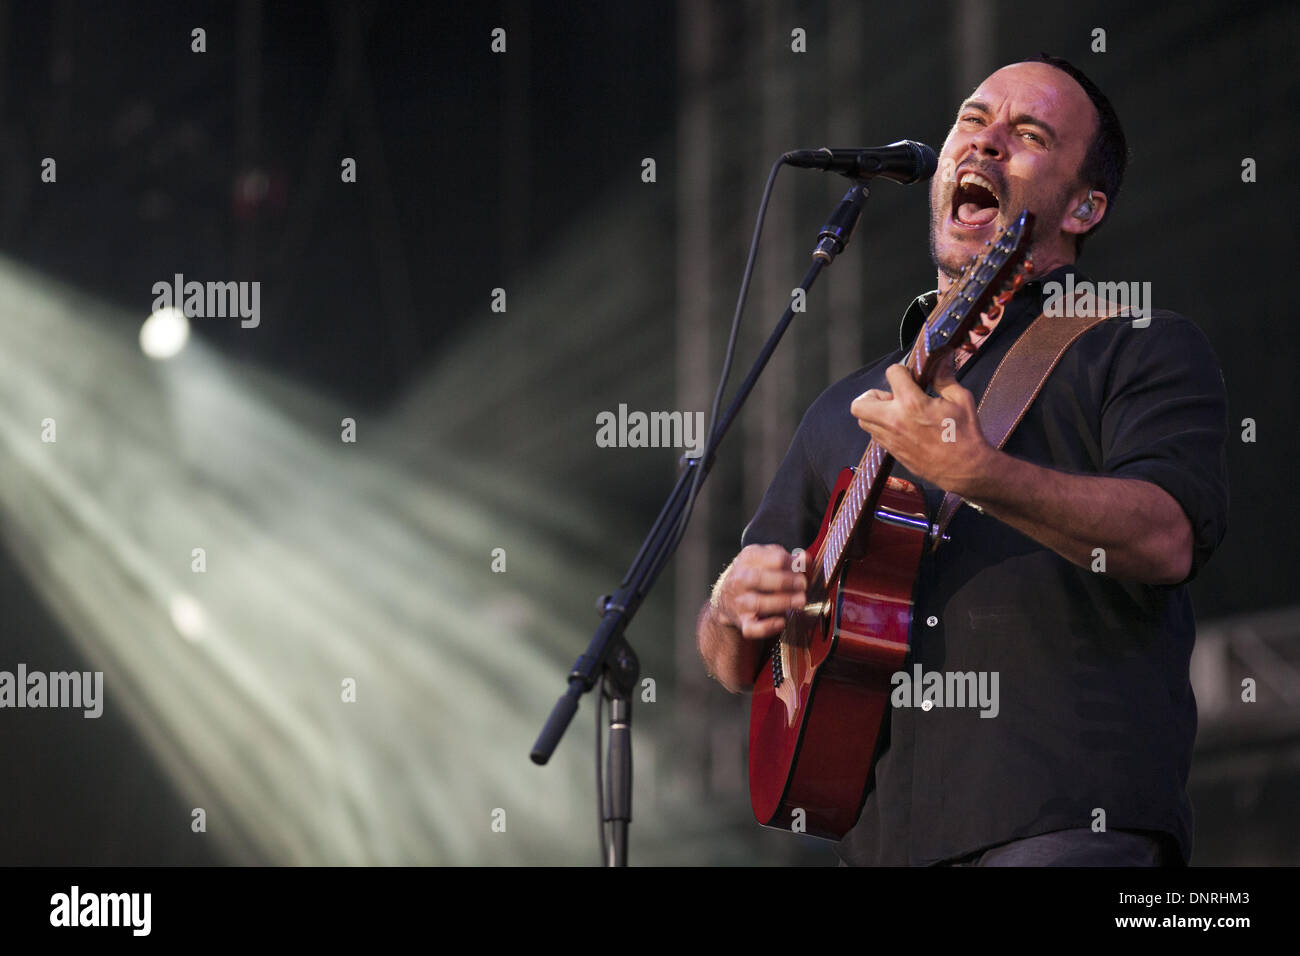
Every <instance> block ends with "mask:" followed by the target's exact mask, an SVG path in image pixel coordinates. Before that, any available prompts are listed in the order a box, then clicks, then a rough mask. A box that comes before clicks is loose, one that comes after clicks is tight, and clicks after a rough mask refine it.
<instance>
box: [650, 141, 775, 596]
mask: <svg viewBox="0 0 1300 956" xmlns="http://www.w3.org/2000/svg"><path fill="white" fill-rule="evenodd" d="M783 165H785V157H782V158H781V159H778V160H777V161H776V162H775V163H773V164H772V170H771V172H769V173H768V174H767V185H766V186H764V187H763V198H762V200H761V201H760V202H759V204H758V217H757V219H756V220H755V222H754V234H753V236H752V237H751V238H750V241H749V257H748V258H747V259H746V260H745V273H744V275H743V276H742V277H741V280H740V293H739V295H738V296H737V297H736V311H735V312H734V313H733V314H732V316H731V334H730V336H729V337H728V339H727V351H726V355H725V356H724V357H723V361H722V375H721V377H720V379H719V381H718V389H717V391H716V392H714V394H713V408H712V409H711V410H710V412H709V427H708V429H707V430H706V432H705V434H707V435H708V436H709V437H708V441H707V442H706V443H705V446H704V451H703V452H702V453H701V454H700V456H699V458H698V459H697V460H696V463H695V466H694V467H695V474H694V475H693V476H691V490H690V493H689V494H688V495H687V498H686V506H685V507H684V508H683V509H682V516H681V519H680V520H679V521H678V524H677V527H676V528H675V529H674V530H673V533H672V534H673V537H672V542H671V544H670V546H669V547H667V548H664V550H663V551H662V552H661V553H662V554H663V557H662V559H661V560H660V562H659V564H658V565H656V566H655V567H654V569H653V570H652V571H651V573H650V580H652V581H653V580H654V579H655V578H657V577H658V576H659V572H660V571H662V570H663V567H664V565H665V564H666V563H667V562H668V559H669V558H671V557H672V556H673V554H675V553H676V551H677V546H678V545H679V544H680V543H681V540H682V538H683V537H684V536H685V534H686V526H687V524H688V523H689V522H690V520H691V512H692V511H693V510H694V508H695V498H696V496H697V495H698V494H699V491H700V485H701V484H702V483H703V481H704V470H705V469H704V463H705V462H707V461H708V460H709V458H710V457H711V456H712V455H713V452H714V451H715V450H716V448H717V436H715V435H714V430H715V429H716V428H717V425H718V410H719V409H720V408H721V407H722V396H723V393H725V392H726V390H727V379H728V378H729V377H730V376H731V364H732V361H733V360H734V359H735V355H736V342H737V340H738V339H739V337H740V317H741V314H742V313H743V312H744V310H745V300H746V299H747V298H748V297H749V285H750V280H751V279H752V278H753V274H754V263H755V262H756V261H757V259H758V242H759V237H760V236H761V235H762V233H763V220H764V219H766V218H767V205H768V202H769V201H770V200H771V198H772V189H773V187H774V185H775V184H776V174H777V173H778V172H780V171H781V167H782V166H783Z"/></svg>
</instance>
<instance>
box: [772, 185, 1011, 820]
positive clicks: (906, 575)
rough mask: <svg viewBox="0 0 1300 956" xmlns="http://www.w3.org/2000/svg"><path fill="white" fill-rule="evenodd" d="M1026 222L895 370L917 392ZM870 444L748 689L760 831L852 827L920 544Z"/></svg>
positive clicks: (966, 273)
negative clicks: (901, 370) (904, 371)
mask: <svg viewBox="0 0 1300 956" xmlns="http://www.w3.org/2000/svg"><path fill="white" fill-rule="evenodd" d="M1032 228H1033V215H1032V214H1031V213H1030V212H1029V211H1028V210H1026V211H1024V212H1022V213H1021V214H1020V216H1019V218H1017V219H1016V221H1015V222H1013V223H1012V224H1011V225H1009V226H1008V227H1007V228H1006V229H1005V230H1003V232H1002V233H1001V234H1000V235H999V236H998V238H997V239H996V240H995V241H992V242H990V243H987V244H986V246H987V248H986V250H985V252H984V253H983V255H981V256H975V257H972V259H971V261H970V263H968V264H967V266H966V268H965V269H964V270H963V271H962V273H961V275H960V276H958V277H957V278H956V279H954V280H953V282H952V284H951V285H950V286H949V287H948V290H947V292H945V293H944V295H943V296H942V297H941V298H940V299H939V301H938V303H936V305H935V307H934V308H933V309H932V310H931V312H930V316H929V318H928V319H927V320H926V322H925V325H924V326H923V327H922V329H921V330H920V332H919V333H918V334H917V337H916V341H915V343H914V344H913V345H912V349H911V351H910V352H909V353H908V355H907V358H906V359H905V360H904V364H905V365H906V366H907V368H908V369H909V371H910V372H911V373H912V377H913V379H914V380H915V381H916V383H917V384H918V385H919V386H920V387H921V388H922V389H928V388H929V387H930V384H931V383H932V382H933V380H934V377H935V375H936V373H937V371H938V369H939V363H940V362H948V363H950V364H951V363H952V362H953V360H954V357H955V354H956V350H957V349H964V350H966V351H973V348H974V347H973V346H972V345H971V343H970V335H971V333H972V332H986V331H988V327H987V326H985V325H984V324H983V322H984V321H985V320H987V321H993V320H995V319H996V318H997V317H999V316H1000V315H1001V312H1002V309H1003V307H1004V306H1005V305H1006V303H1007V302H1008V301H1010V299H1011V297H1012V296H1013V295H1014V294H1015V292H1016V290H1017V289H1018V288H1019V287H1020V286H1021V284H1022V283H1023V282H1024V281H1025V278H1026V277H1027V276H1028V275H1029V274H1030V273H1031V272H1032V271H1033V265H1032V263H1031V262H1030V261H1029V260H1028V258H1027V254H1026V253H1027V249H1028V245H1029V236H1030V232H1031V230H1032ZM892 466H893V458H892V457H891V456H890V455H889V453H888V452H886V451H885V450H884V448H882V447H881V446H880V445H878V444H876V442H875V440H874V439H873V440H872V441H871V442H869V443H868V445H867V448H866V451H865V452H864V453H863V455H862V460H861V461H860V462H859V463H858V466H857V467H856V468H845V469H844V471H842V472H841V473H840V475H839V479H838V481H836V483H835V487H834V489H832V491H831V498H830V506H829V507H828V508H827V509H826V514H825V517H824V518H823V519H822V525H821V530H820V531H819V532H818V534H817V538H816V540H815V541H814V542H813V544H812V546H811V547H809V548H808V549H807V551H806V552H805V553H804V555H803V558H804V560H806V561H807V567H806V569H804V572H805V575H806V577H807V580H808V586H807V589H806V591H805V594H806V596H807V602H806V603H805V605H804V606H803V607H802V608H796V609H795V610H793V611H791V612H790V613H789V615H788V616H787V619H786V625H785V629H784V630H783V631H782V632H781V635H780V637H778V638H776V639H775V641H774V642H773V643H772V645H771V649H770V651H769V652H768V654H767V655H766V657H765V658H764V662H763V665H762V667H761V669H760V670H759V672H758V675H757V677H756V679H755V682H754V691H753V701H752V703H751V705H750V720H749V793H750V801H751V803H752V805H753V808H754V816H755V818H756V819H757V820H758V822H759V823H761V824H763V825H765V826H770V827H777V828H781V829H785V830H795V831H802V832H806V833H810V834H813V835H814V836H820V837H825V838H828V839H839V838H841V837H843V836H844V834H845V833H847V832H848V831H849V829H850V828H851V827H852V826H853V825H854V824H855V823H856V822H857V819H858V814H859V813H860V812H861V809H862V804H863V802H864V801H865V800H866V798H867V794H868V792H869V782H870V779H871V769H872V761H873V760H874V757H875V753H876V748H877V743H878V740H879V737H880V728H881V724H882V722H883V719H884V715H885V707H886V706H888V703H889V695H890V691H891V683H890V678H891V677H892V675H893V674H895V673H896V672H897V671H899V670H901V669H902V668H903V663H904V659H905V658H906V656H907V650H908V634H909V631H910V628H911V626H912V586H913V582H914V581H915V578H916V573H917V570H918V568H919V565H920V561H921V554H922V552H923V549H924V547H925V544H926V541H927V538H928V536H929V534H930V523H929V521H928V519H927V517H926V508H925V499H924V496H923V495H922V493H921V490H920V489H919V488H918V487H916V485H914V484H912V483H911V482H907V481H903V480H901V479H898V478H891V477H890V474H889V473H890V470H891V468H892Z"/></svg>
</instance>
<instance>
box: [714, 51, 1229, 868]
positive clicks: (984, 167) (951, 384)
mask: <svg viewBox="0 0 1300 956" xmlns="http://www.w3.org/2000/svg"><path fill="white" fill-rule="evenodd" d="M1126 151H1127V148H1126V145H1125V139H1124V133H1123V130H1122V128H1121V126H1120V123H1119V119H1118V117H1117V116H1116V115H1115V111H1114V109H1113V108H1112V107H1111V104H1110V102H1109V101H1108V100H1107V98H1106V97H1105V96H1104V95H1103V94H1102V93H1101V91H1100V90H1099V89H1097V87H1096V86H1095V85H1094V84H1093V83H1092V81H1091V80H1089V79H1088V77H1086V76H1085V75H1084V74H1083V73H1082V72H1081V71H1079V70H1078V69H1077V68H1075V67H1074V66H1072V65H1071V64H1069V63H1068V62H1066V61H1064V60H1061V59H1058V58H1055V57H1049V56H1046V55H1042V56H1039V57H1038V58H1036V59H1034V60H1030V61H1026V62H1020V63H1013V64H1011V65H1009V66H1006V67H1004V68H1002V69H1000V70H998V71H997V72H995V73H993V74H992V75H991V76H989V77H988V78H987V79H986V80H985V81H984V82H983V83H981V84H980V85H979V87H978V88H977V89H976V90H975V91H974V92H973V93H972V94H971V95H970V97H969V98H968V99H967V100H966V101H965V102H964V103H962V104H961V107H960V109H959V110H958V111H957V116H956V121H955V123H954V124H953V127H952V129H951V131H950V132H949V134H948V137H947V139H946V140H945V142H944V145H943V150H942V153H941V155H940V160H939V162H940V169H941V170H943V171H944V174H943V175H939V176H936V177H935V178H934V180H933V182H932V184H931V189H930V206H931V209H930V252H931V256H932V258H933V260H934V262H935V265H936V266H937V268H938V292H937V293H934V292H932V293H928V294H926V295H922V296H919V297H918V298H917V299H916V300H915V301H914V302H913V303H912V304H911V306H910V307H909V308H908V309H907V311H906V314H905V315H904V318H903V324H902V330H901V335H900V346H901V348H900V350H899V351H895V352H893V353H891V354H890V355H888V356H885V357H884V358H882V359H881V360H880V361H878V362H876V363H874V364H872V365H870V366H868V367H866V368H864V369H861V370H859V371H858V372H855V373H854V374H852V375H850V376H848V377H847V378H845V379H842V380H841V381H839V382H837V383H836V384H834V385H832V386H831V387H830V388H828V389H827V390H826V391H825V392H823V393H822V395H821V396H820V397H819V398H818V399H817V400H816V401H815V402H814V403H813V405H812V407H811V408H809V410H808V412H807V413H806V415H805V416H804V418H803V421H802V422H801V423H800V425H799V428H798V430H797V432H796V433H795V435H794V439H793V441H792V442H791V445H790V449H789V452H788V453H787V454H786V457H785V460H784V461H783V462H782V464H781V466H780V469H779V470H778V472H777V474H776V476H775V478H773V480H772V483H771V485H770V486H769V488H768V490H767V493H766V495H765V496H764V498H763V501H762V504H761V505H760V506H759V509H758V512H757V513H756V514H755V515H754V517H753V519H752V520H751V522H750V523H749V525H748V527H746V529H745V532H744V534H743V536H742V545H743V549H742V550H741V552H740V554H739V555H737V557H736V559H735V560H734V561H733V562H732V563H731V565H730V566H729V567H728V568H727V569H726V571H724V572H723V574H722V576H721V577H720V578H719V580H718V582H717V584H716V585H715V587H714V591H713V597H712V599H711V600H710V601H709V602H707V603H706V604H705V606H704V608H703V609H702V611H701V614H700V618H699V627H698V635H697V637H698V642H699V649H700V653H701V656H702V657H703V659H704V663H705V666H706V667H707V669H708V671H709V673H710V674H712V675H714V676H715V677H716V678H717V679H718V680H719V681H720V682H721V683H722V684H723V686H725V687H726V688H728V689H729V690H731V691H733V692H741V691H744V690H747V689H749V688H750V687H752V685H753V682H754V678H755V675H756V672H757V670H758V668H759V666H760V663H761V661H762V656H763V652H764V649H765V648H766V647H767V645H768V643H769V641H770V639H771V638H773V637H775V636H776V635H778V634H780V633H781V631H782V628H783V626H784V623H785V617H786V614H787V613H788V612H789V611H790V610H791V609H792V608H795V607H801V606H802V605H803V604H804V603H805V598H804V591H803V589H804V588H805V587H806V583H807V582H806V579H805V576H804V575H803V574H802V573H796V572H795V571H793V570H792V567H793V564H792V555H791V553H790V552H791V551H792V550H793V549H795V548H799V547H808V545H809V544H810V543H811V542H812V541H813V539H814V538H815V537H816V534H817V530H818V528H819V527H820V524H821V520H822V517H823V514H824V512H825V510H826V507H827V505H828V503H829V495H830V489H831V488H832V487H833V486H834V483H835V480H836V476H837V475H838V473H839V471H840V470H841V469H842V468H843V467H844V466H846V465H849V464H853V463H856V462H857V461H858V460H859V459H860V458H861V456H862V453H863V450H864V449H865V447H866V443H867V440H868V436H872V437H874V438H875V439H876V441H877V442H878V443H880V444H881V445H883V446H884V447H885V449H887V450H888V451H889V452H890V453H891V454H892V455H893V456H894V458H895V459H896V461H897V463H898V464H897V465H896V467H895V471H894V473H895V474H896V475H898V476H899V477H902V478H906V479H908V480H911V481H914V482H915V483H917V484H918V485H919V486H920V487H921V488H922V490H923V491H924V493H925V497H926V502H927V506H928V510H929V512H930V516H931V518H933V517H934V516H935V513H936V512H937V509H938V504H939V501H940V499H941V498H942V496H943V493H944V491H951V492H954V493H956V494H958V495H960V496H961V497H962V498H963V499H965V500H966V501H967V502H970V503H972V504H975V505H978V508H973V507H969V506H962V507H961V508H960V509H959V510H958V511H957V512H956V514H955V516H954V517H953V519H952V521H951V523H950V524H949V525H948V528H947V534H948V536H949V540H947V541H946V542H944V543H942V544H941V545H940V546H939V547H938V548H937V549H936V550H934V551H933V552H931V551H930V550H929V549H928V548H927V551H926V554H925V557H924V558H923V559H922V564H921V569H920V572H919V575H918V579H917V582H916V585H915V588H914V592H913V599H914V602H915V606H914V609H913V615H912V626H911V634H910V651H909V657H908V661H907V665H906V666H907V669H908V670H909V671H911V670H912V669H913V667H914V666H915V665H920V666H921V668H922V670H923V671H925V672H930V671H937V672H947V673H952V672H976V673H982V674H996V675H997V676H998V678H999V680H998V683H997V685H996V686H997V687H998V688H999V697H1000V700H999V701H998V706H997V712H996V716H994V717H992V718H991V719H982V718H981V716H980V714H979V712H978V711H976V710H974V709H970V708H965V709H963V708H944V707H936V708H933V709H929V710H923V709H920V708H913V707H893V708H890V709H889V712H888V716H887V718H886V721H885V727H884V729H883V730H882V738H881V743H880V745H879V747H878V749H877V755H876V761H875V765H874V770H873V775H872V781H871V787H870V790H869V793H868V796H867V799H866V802H865V804H864V805H863V807H862V811H861V815H860V816H859V818H858V822H857V824H856V826H854V827H853V828H852V829H851V830H850V831H849V832H848V834H847V835H846V836H845V837H844V839H843V840H842V841H841V842H839V843H837V844H836V852H837V853H838V855H839V857H840V859H841V861H842V862H844V863H847V864H855V865H861V864H865V865H932V864H955V865H983V866H990V865H992V866H1023V865H1065V866H1170V865H1174V866H1176V865H1183V864H1185V863H1186V862H1187V861H1188V860H1189V858H1190V855H1191V846H1192V809H1191V804H1190V801H1189V800H1188V797H1187V792H1186V784H1187V774H1188V766H1189V763H1190V759H1191V751H1192V744H1193V740H1194V739H1195V736H1196V703H1195V700H1194V698H1193V695H1192V689H1191V684H1190V682H1189V679H1188V661H1189V658H1190V655H1191V651H1192V644H1193V641H1194V639H1195V623H1194V620H1193V616H1192V607H1191V602H1190V599H1189V596H1188V590H1187V583H1188V582H1189V581H1190V580H1191V579H1192V578H1193V577H1195V575H1196V574H1197V572H1198V571H1199V570H1200V568H1201V567H1202V566H1203V565H1204V564H1205V562H1206V560H1208V558H1209V557H1210V555H1211V554H1212V553H1213V551H1214V550H1215V548H1216V547H1217V546H1218V544H1219V542H1220V541H1221V540H1222V538H1223V534H1224V532H1225V529H1226V524H1227V510H1228V496H1227V477H1226V465H1225V458H1224V441H1225V436H1226V431H1227V399H1226V396H1225V394H1224V385H1223V379H1222V375H1221V373H1220V371H1219V364H1218V360H1217V358H1216V357H1215V355H1214V352H1213V351H1212V349H1211V348H1210V345H1209V343H1208V341H1207V340H1206V338H1205V336H1204V334H1203V333H1201V332H1200V330H1199V329H1198V328H1197V327H1196V326H1195V325H1194V324H1193V323H1191V322H1190V321H1188V320H1186V319H1184V318H1182V317H1181V316H1179V315H1176V314H1174V313H1171V312H1165V311H1157V312H1155V313H1154V314H1151V315H1150V317H1149V319H1140V320H1137V321H1135V320H1134V318H1133V316H1132V315H1131V314H1130V315H1123V316H1120V317H1115V318H1110V319H1106V320H1103V321H1101V322H1100V323H1098V324H1097V325H1094V326H1093V327H1092V328H1091V329H1089V330H1088V331H1086V332H1084V333H1083V334H1082V335H1081V336H1080V337H1079V338H1078V339H1077V340H1076V341H1075V342H1074V344H1073V345H1072V346H1070V348H1069V349H1068V350H1067V351H1066V352H1065V354H1064V356H1063V358H1062V359H1061V360H1060V362H1059V364H1058V365H1057V366H1056V369H1055V371H1054V372H1053V373H1052V374H1051V376H1050V377H1049V378H1048V380H1047V382H1046V384H1045V385H1044V387H1043V389H1042V391H1041V392H1040V393H1039V395H1038V397H1037V399H1036V400H1035V401H1034V402H1033V404H1032V405H1030V407H1029V409H1028V411H1027V413H1026V414H1025V416H1024V418H1023V419H1022V420H1021V422H1020V424H1019V426H1018V427H1017V428H1016V429H1015V430H1014V431H1013V432H1012V433H1011V437H1010V438H1009V439H1008V440H1007V442H1006V444H1005V446H1004V447H1003V448H1002V449H1001V450H999V449H997V448H995V447H993V446H992V445H990V443H989V442H988V440H987V439H986V438H985V436H984V434H983V432H982V431H981V428H980V424H979V420H978V418H977V416H976V411H975V409H976V405H977V403H978V401H979V399H980V397H981V396H982V395H983V393H984V390H985V388H986V387H987V386H988V384H989V381H990V379H991V378H992V375H993V371H994V369H996V368H997V366H998V363H999V362H1000V361H1001V360H1002V358H1003V357H1004V356H1005V355H1006V353H1007V351H1008V349H1010V347H1011V346H1012V344H1013V343H1014V342H1015V341H1016V340H1017V339H1018V338H1019V337H1020V335H1021V334H1022V333H1023V332H1024V331H1025V330H1026V329H1027V328H1028V327H1029V326H1030V324H1031V323H1032V322H1033V321H1034V320H1035V319H1036V318H1037V317H1038V316H1039V315H1040V314H1042V313H1044V311H1045V310H1044V303H1045V302H1046V301H1047V300H1048V294H1049V292H1050V291H1051V290H1052V288H1053V284H1055V283H1059V284H1062V285H1063V284H1064V283H1065V282H1066V280H1067V277H1068V276H1071V275H1072V277H1073V282H1074V283H1075V285H1078V284H1080V283H1082V282H1084V281H1085V280H1084V277H1083V276H1082V274H1080V273H1079V272H1078V271H1077V270H1076V269H1075V267H1074V263H1075V260H1076V259H1077V258H1078V255H1079V251H1080V248H1081V247H1082V245H1083V242H1084V239H1085V237H1087V236H1088V235H1090V234H1091V233H1092V232H1093V231H1094V230H1095V229H1097V227H1098V226H1099V225H1100V224H1101V222H1102V221H1103V219H1104V218H1105V217H1106V216H1107V215H1108V214H1109V213H1110V212H1111V211H1112V209H1113V207H1114V205H1115V199H1116V196H1117V194H1118V192H1119V188H1120V183H1121V181H1122V179H1123V174H1124V168H1125V164H1126ZM1022 209H1028V210H1029V211H1030V212H1032V213H1033V214H1034V216H1035V219H1036V224H1035V228H1034V233H1033V241H1032V245H1031V247H1030V255H1031V256H1032V259H1033V262H1034V266H1035V272H1034V275H1033V277H1032V278H1033V280H1034V281H1031V282H1028V283H1026V284H1025V285H1024V286H1022V288H1021V289H1020V290H1019V292H1018V293H1017V294H1016V295H1015V297H1014V298H1013V299H1012V300H1011V301H1010V302H1009V303H1008V305H1007V306H1006V309H1005V311H1004V312H1003V313H1002V315H1001V317H1000V319H999V320H998V321H996V322H995V323H993V324H992V328H991V330H990V331H989V332H988V333H987V334H984V335H981V336H978V337H976V338H975V339H973V341H972V344H973V345H975V346H977V348H976V350H975V351H974V352H973V353H970V354H969V356H967V355H966V354H964V353H961V354H960V358H961V359H965V361H960V360H959V361H958V362H957V368H956V369H955V371H954V370H950V369H945V371H944V372H942V373H941V374H940V376H939V377H938V379H937V380H936V382H935V385H934V387H933V389H932V392H933V394H930V393H927V392H924V391H922V390H921V389H920V388H919V387H918V386H917V385H916V384H915V383H914V382H913V380H912V378H911V376H910V375H909V373H908V372H907V370H906V369H905V368H904V367H903V366H902V365H900V364H898V363H899V362H900V361H901V360H902V358H903V356H905V355H906V351H907V349H909V348H910V346H911V344H912V340H913V339H914V338H915V336H916V333H917V331H918V330H919V329H920V327H921V324H922V322H923V321H924V319H925V316H926V315H927V314H928V312H929V310H930V309H931V308H932V307H933V306H934V304H935V302H936V301H937V298H938V295H939V294H942V293H943V292H944V291H945V290H946V289H947V288H948V285H949V283H950V282H952V281H953V280H954V278H955V277H956V276H957V275H958V274H959V273H960V271H961V269H962V267H963V266H964V265H965V264H966V263H967V262H968V261H969V259H970V257H971V256H972V255H973V254H976V253H980V252H983V251H984V249H985V243H986V242H987V241H988V240H991V239H994V238H995V237H996V236H997V235H998V234H999V233H1000V232H1001V230H1002V229H1004V228H1005V227H1006V226H1007V225H1008V224H1009V223H1011V222H1012V221H1013V220H1014V219H1015V217H1016V216H1017V215H1018V214H1019V213H1020V211H1021V210H1022ZM1157 234H1158V233H1157ZM1051 320H1052V316H1051V314H1050V310H1048V314H1047V315H1045V316H1044V318H1043V319H1042V320H1041V321H1043V322H1050V321H1051ZM945 433H946V434H945ZM945 438H946V440H945ZM954 439H955V440H954ZM1099 555H1100V556H1101V558H1102V560H1101V562H1099V561H1098V556H1099Z"/></svg>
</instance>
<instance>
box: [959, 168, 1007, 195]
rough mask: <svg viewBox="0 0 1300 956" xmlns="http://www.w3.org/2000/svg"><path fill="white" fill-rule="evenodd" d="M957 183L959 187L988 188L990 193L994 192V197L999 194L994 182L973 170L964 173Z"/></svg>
mask: <svg viewBox="0 0 1300 956" xmlns="http://www.w3.org/2000/svg"><path fill="white" fill-rule="evenodd" d="M957 185H958V187H964V186H980V187H982V188H984V189H987V190H988V191H989V192H990V193H992V194H993V196H994V198H996V197H997V194H998V191H997V189H996V188H994V186H993V184H992V183H991V182H989V181H988V180H987V179H985V178H984V177H983V176H981V175H980V174H979V173H972V172H965V173H962V174H961V179H960V180H958V182H957Z"/></svg>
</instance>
